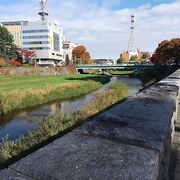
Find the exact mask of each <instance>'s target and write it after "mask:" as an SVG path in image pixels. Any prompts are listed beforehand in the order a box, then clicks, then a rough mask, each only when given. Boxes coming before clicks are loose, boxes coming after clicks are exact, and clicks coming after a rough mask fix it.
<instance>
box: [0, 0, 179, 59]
mask: <svg viewBox="0 0 180 180" xmlns="http://www.w3.org/2000/svg"><path fill="white" fill-rule="evenodd" d="M38 1H39V0H18V1H17V0H0V12H1V14H0V21H14V20H29V21H37V20H39V16H38V11H39V4H38ZM47 9H48V11H49V14H50V15H49V17H48V19H49V20H50V21H56V22H58V23H59V24H60V26H61V27H62V29H63V31H64V35H65V36H66V37H67V38H68V39H69V40H72V41H73V42H77V43H81V44H84V45H85V46H86V47H87V48H88V50H89V51H90V53H91V55H92V57H94V58H111V57H112V58H118V56H119V54H120V53H121V52H122V51H126V50H127V47H128V41H129V33H130V16H131V14H134V13H135V14H136V31H135V35H136V47H137V48H139V49H141V50H142V51H151V52H153V51H154V50H155V48H156V47H157V45H158V43H159V42H160V41H162V40H165V39H171V38H176V37H180V26H179V24H180V18H179V17H180V0H151V1H146V0H78V1H77V0H49V1H48V4H47ZM9 12H11V13H9Z"/></svg>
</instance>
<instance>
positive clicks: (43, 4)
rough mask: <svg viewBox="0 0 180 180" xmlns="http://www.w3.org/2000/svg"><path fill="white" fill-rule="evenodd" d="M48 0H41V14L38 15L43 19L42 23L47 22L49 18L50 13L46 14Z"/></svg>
mask: <svg viewBox="0 0 180 180" xmlns="http://www.w3.org/2000/svg"><path fill="white" fill-rule="evenodd" d="M47 1H48V0H39V4H40V8H41V9H40V12H39V13H38V14H39V15H40V17H41V20H42V22H45V21H46V17H47V16H48V13H47V12H46V9H45V7H46V4H47Z"/></svg>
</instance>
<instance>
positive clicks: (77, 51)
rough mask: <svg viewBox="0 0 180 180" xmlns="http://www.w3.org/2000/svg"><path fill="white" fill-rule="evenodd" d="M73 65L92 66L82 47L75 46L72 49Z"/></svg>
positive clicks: (89, 57)
mask: <svg viewBox="0 0 180 180" xmlns="http://www.w3.org/2000/svg"><path fill="white" fill-rule="evenodd" d="M72 55H73V64H92V63H93V61H92V59H91V56H90V54H89V52H87V50H86V48H85V47H84V46H82V45H81V46H77V47H76V48H74V49H73V52H72Z"/></svg>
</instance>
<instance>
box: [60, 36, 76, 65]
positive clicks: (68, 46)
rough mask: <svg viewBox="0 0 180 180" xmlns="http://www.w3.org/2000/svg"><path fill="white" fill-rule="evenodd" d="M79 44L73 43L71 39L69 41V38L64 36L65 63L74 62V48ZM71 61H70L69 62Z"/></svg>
mask: <svg viewBox="0 0 180 180" xmlns="http://www.w3.org/2000/svg"><path fill="white" fill-rule="evenodd" d="M78 45H79V44H75V43H72V42H71V41H68V40H67V39H65V38H64V41H63V50H64V60H65V64H66V65H69V64H73V55H72V52H73V49H74V48H76V47H77V46H78ZM68 61H69V63H68Z"/></svg>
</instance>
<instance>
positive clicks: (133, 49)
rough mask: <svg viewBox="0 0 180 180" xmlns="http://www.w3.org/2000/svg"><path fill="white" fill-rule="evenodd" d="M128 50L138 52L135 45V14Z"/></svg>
mask: <svg viewBox="0 0 180 180" xmlns="http://www.w3.org/2000/svg"><path fill="white" fill-rule="evenodd" d="M128 52H133V53H134V52H136V47H135V14H133V15H131V32H130V38H129V45H128Z"/></svg>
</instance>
